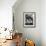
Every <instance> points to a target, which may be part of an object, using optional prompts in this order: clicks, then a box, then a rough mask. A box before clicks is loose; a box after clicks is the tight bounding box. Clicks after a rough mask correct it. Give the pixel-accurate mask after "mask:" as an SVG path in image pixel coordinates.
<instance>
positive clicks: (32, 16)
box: [24, 12, 36, 27]
mask: <svg viewBox="0 0 46 46" xmlns="http://www.w3.org/2000/svg"><path fill="white" fill-rule="evenodd" d="M35 26H36V13H35V12H24V27H35Z"/></svg>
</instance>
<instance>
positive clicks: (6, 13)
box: [0, 0, 16, 29]
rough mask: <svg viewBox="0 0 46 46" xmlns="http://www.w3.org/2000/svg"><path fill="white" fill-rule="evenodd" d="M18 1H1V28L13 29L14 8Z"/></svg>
mask: <svg viewBox="0 0 46 46" xmlns="http://www.w3.org/2000/svg"><path fill="white" fill-rule="evenodd" d="M15 2H16V0H0V27H7V28H9V29H12V6H13V4H14V3H15Z"/></svg>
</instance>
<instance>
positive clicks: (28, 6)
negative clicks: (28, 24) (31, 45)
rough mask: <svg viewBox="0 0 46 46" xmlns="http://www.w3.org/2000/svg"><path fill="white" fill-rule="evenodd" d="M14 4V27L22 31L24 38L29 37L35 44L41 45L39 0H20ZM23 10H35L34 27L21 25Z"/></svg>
mask: <svg viewBox="0 0 46 46" xmlns="http://www.w3.org/2000/svg"><path fill="white" fill-rule="evenodd" d="M20 1H21V0H20ZM18 2H19V1H18ZM16 4H17V6H16V5H14V6H13V13H14V18H15V28H16V29H17V30H18V32H22V33H23V37H24V38H25V39H26V38H27V39H31V40H33V41H34V42H35V44H36V46H41V32H42V31H41V29H40V26H41V25H40V24H41V21H40V20H41V0H22V2H21V3H16ZM23 12H36V27H35V28H24V27H23V19H24V18H23Z"/></svg>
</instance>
